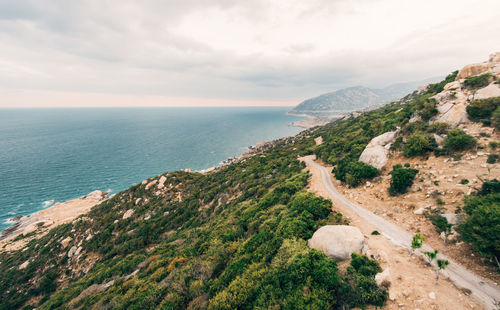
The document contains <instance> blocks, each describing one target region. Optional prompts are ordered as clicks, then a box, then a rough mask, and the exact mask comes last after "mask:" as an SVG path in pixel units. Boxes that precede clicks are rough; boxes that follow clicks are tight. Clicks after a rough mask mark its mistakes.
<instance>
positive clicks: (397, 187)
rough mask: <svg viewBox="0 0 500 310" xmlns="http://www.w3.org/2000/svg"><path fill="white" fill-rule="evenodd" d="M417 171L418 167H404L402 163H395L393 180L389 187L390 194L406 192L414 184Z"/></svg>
mask: <svg viewBox="0 0 500 310" xmlns="http://www.w3.org/2000/svg"><path fill="white" fill-rule="evenodd" d="M417 173H418V170H417V169H411V168H403V167H402V166H401V165H395V166H394V167H393V168H392V172H391V175H392V180H391V186H390V187H389V194H391V195H392V196H396V195H398V194H404V193H406V192H407V191H408V188H409V187H410V186H412V184H413V180H414V179H415V176H416V175H417Z"/></svg>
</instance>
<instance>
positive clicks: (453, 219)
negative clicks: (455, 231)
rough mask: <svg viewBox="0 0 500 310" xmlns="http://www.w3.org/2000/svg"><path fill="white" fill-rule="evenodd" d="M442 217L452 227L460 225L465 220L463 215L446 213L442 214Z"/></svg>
mask: <svg viewBox="0 0 500 310" xmlns="http://www.w3.org/2000/svg"><path fill="white" fill-rule="evenodd" d="M441 217H444V218H445V219H446V220H447V221H448V223H450V224H451V225H457V224H460V223H461V222H462V221H463V220H464V216H463V215H461V214H454V213H444V214H441Z"/></svg>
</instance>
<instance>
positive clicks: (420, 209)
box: [413, 208, 425, 215]
mask: <svg viewBox="0 0 500 310" xmlns="http://www.w3.org/2000/svg"><path fill="white" fill-rule="evenodd" d="M424 213H425V209H424V208H419V209H417V210H415V211H413V214H416V215H423V214H424Z"/></svg>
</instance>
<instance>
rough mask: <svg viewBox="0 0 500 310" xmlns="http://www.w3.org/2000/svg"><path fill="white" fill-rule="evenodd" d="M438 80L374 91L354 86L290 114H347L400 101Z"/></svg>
mask: <svg viewBox="0 0 500 310" xmlns="http://www.w3.org/2000/svg"><path fill="white" fill-rule="evenodd" d="M438 80H440V78H439V77H438V78H431V79H427V80H424V81H418V82H408V83H398V84H393V85H389V86H387V87H385V88H381V89H376V88H368V87H364V86H354V87H349V88H344V89H340V90H337V91H334V92H331V93H326V94H322V95H319V96H317V97H314V98H311V99H307V100H305V101H303V102H301V103H300V104H299V105H297V106H296V107H295V108H294V109H293V110H292V112H316V113H317V112H328V111H332V112H333V111H340V112H344V111H345V112H348V111H355V110H361V109H363V108H366V107H369V106H376V105H379V104H382V103H386V102H390V101H393V100H397V99H400V98H402V97H404V96H406V95H407V94H409V93H411V92H413V91H414V90H416V89H417V88H418V87H419V86H422V85H425V84H428V83H432V82H435V81H438Z"/></svg>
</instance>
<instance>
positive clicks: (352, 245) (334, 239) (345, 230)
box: [308, 225, 365, 261]
mask: <svg viewBox="0 0 500 310" xmlns="http://www.w3.org/2000/svg"><path fill="white" fill-rule="evenodd" d="M308 245H309V247H311V248H314V249H317V250H320V251H322V252H323V253H325V254H326V255H327V256H328V257H331V258H333V259H336V260H341V261H342V260H346V259H349V258H350V257H351V253H360V252H361V250H362V249H363V246H364V245H365V239H364V237H363V234H362V233H361V231H360V230H359V229H358V228H356V227H353V226H346V225H327V226H323V227H321V228H320V229H318V230H317V231H316V232H315V233H314V234H313V236H312V238H311V239H310V240H309V241H308Z"/></svg>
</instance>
